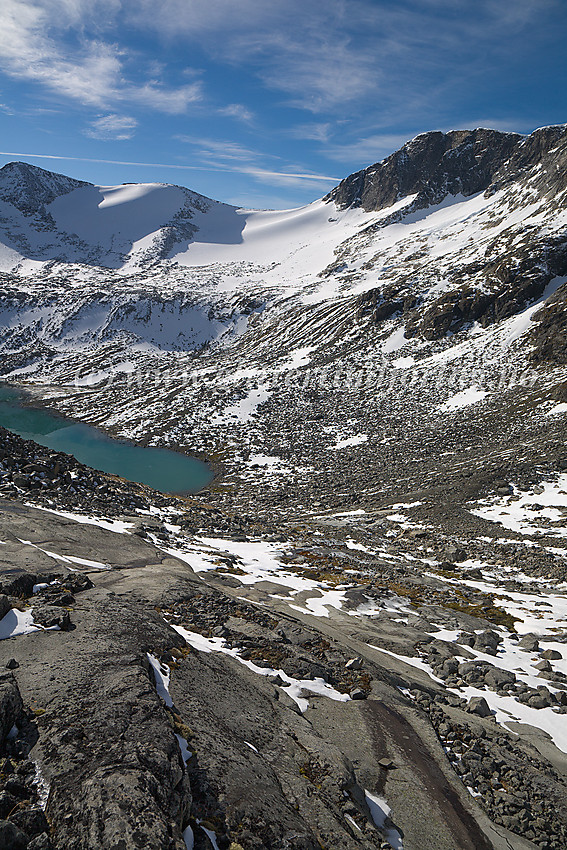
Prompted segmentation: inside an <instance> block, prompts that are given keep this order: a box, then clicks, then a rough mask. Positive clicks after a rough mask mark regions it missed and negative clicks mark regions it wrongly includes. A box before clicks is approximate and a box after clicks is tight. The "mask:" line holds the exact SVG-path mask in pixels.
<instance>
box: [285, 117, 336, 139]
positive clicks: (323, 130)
mask: <svg viewBox="0 0 567 850" xmlns="http://www.w3.org/2000/svg"><path fill="white" fill-rule="evenodd" d="M286 135H288V136H291V138H292V139H300V140H301V141H306V140H309V141H314V142H328V141H329V137H330V135H331V124H330V123H329V122H327V123H324V124H321V123H319V124H318V123H314V122H313V123H310V124H297V125H296V126H295V127H291V128H290V129H289V130H288V131H287V133H286Z"/></svg>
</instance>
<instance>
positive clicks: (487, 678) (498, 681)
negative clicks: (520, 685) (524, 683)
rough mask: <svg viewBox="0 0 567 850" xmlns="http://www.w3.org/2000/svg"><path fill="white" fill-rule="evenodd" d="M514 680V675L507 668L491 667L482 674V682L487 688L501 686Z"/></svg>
mask: <svg viewBox="0 0 567 850" xmlns="http://www.w3.org/2000/svg"><path fill="white" fill-rule="evenodd" d="M515 681H516V677H515V676H514V674H513V673H512V672H511V671H509V670H500V669H499V668H498V667H492V668H491V669H490V670H487V671H486V673H485V675H484V682H485V684H486V685H488V687H489V688H501V687H502V685H510V684H512V682H515Z"/></svg>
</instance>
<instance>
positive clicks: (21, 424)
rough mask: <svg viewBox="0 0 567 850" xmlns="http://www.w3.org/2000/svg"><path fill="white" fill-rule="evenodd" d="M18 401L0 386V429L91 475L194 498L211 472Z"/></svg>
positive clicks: (198, 463) (188, 460) (177, 455)
mask: <svg viewBox="0 0 567 850" xmlns="http://www.w3.org/2000/svg"><path fill="white" fill-rule="evenodd" d="M23 400H24V396H23V395H22V394H21V393H20V392H18V390H17V389H15V388H13V387H6V386H4V387H2V386H0V425H2V426H3V427H4V428H7V429H8V430H9V431H12V432H13V433H14V434H18V435H19V436H20V437H23V438H24V439H25V440H34V441H35V442H36V443H39V445H41V446H45V447H46V448H48V449H53V450H54V451H58V452H66V453H67V454H70V455H73V456H74V457H76V458H77V460H78V461H80V463H84V464H86V466H91V467H93V469H99V470H102V471H103V472H110V473H112V474H114V475H119V476H120V477H121V478H126V479H128V480H129V481H136V482H138V483H140V484H147V485H148V486H149V487H153V488H154V489H155V490H161V491H162V492H163V493H196V492H197V491H198V490H201V489H202V488H203V487H206V486H207V484H210V482H211V481H212V479H213V472H212V470H211V468H210V467H209V466H207V464H206V463H203V462H202V461H200V460H197V458H193V457H189V456H188V455H184V454H181V453H180V452H173V451H169V450H168V449H157V448H151V447H149V448H143V447H142V446H136V445H134V444H133V443H129V442H126V441H122V440H114V439H112V438H111V437H109V436H108V435H107V434H104V433H103V432H102V431H99V430H98V429H97V428H93V427H91V426H90V425H83V424H81V423H76V422H72V421H70V420H67V419H64V418H63V417H60V416H56V415H55V414H53V413H49V412H48V411H46V410H41V409H39V408H35V407H26V406H24V404H23Z"/></svg>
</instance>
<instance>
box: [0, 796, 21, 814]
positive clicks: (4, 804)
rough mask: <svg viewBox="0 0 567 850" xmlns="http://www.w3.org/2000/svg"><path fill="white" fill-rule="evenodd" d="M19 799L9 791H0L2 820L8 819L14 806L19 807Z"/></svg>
mask: <svg viewBox="0 0 567 850" xmlns="http://www.w3.org/2000/svg"><path fill="white" fill-rule="evenodd" d="M18 802H19V801H18V798H17V797H14V795H13V794H10V793H9V792H8V791H0V818H7V817H8V815H9V814H10V812H11V811H12V809H13V808H14V806H17V805H18Z"/></svg>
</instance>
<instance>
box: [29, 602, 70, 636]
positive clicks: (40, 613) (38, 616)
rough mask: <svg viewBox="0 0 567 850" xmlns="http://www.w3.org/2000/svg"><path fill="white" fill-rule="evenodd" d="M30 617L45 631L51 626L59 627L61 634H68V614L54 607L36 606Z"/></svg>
mask: <svg viewBox="0 0 567 850" xmlns="http://www.w3.org/2000/svg"><path fill="white" fill-rule="evenodd" d="M32 615H33V618H34V620H35V622H36V623H39V625H40V626H44V628H46V629H48V628H52V627H53V626H59V628H60V629H61V631H62V632H68V631H70V629H71V617H70V615H69V612H68V611H66V610H65V609H61V608H58V607H57V606H55V605H36V606H34V607H33V608H32Z"/></svg>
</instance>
